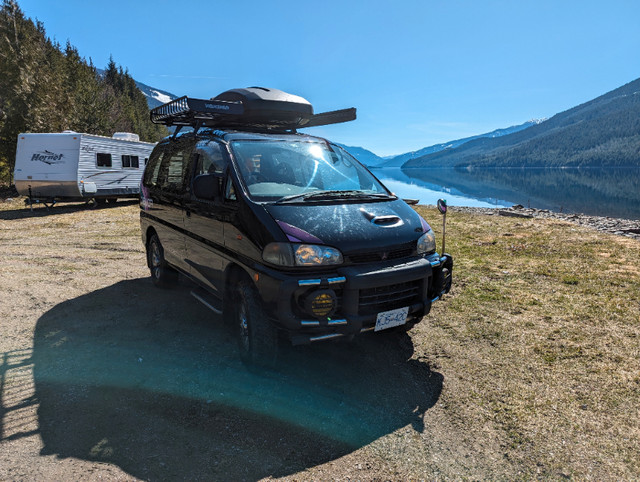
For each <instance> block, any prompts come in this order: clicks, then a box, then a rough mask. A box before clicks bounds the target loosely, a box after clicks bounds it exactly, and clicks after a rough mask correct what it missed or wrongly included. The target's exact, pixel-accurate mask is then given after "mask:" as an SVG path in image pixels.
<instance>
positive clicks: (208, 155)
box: [195, 140, 225, 176]
mask: <svg viewBox="0 0 640 482" xmlns="http://www.w3.org/2000/svg"><path fill="white" fill-rule="evenodd" d="M195 155H196V156H197V159H198V161H197V164H196V170H195V175H196V176H199V175H200V174H211V173H214V172H215V173H222V171H223V170H224V167H225V160H224V156H223V154H222V148H221V147H220V144H218V143H217V142H215V141H209V140H204V141H200V142H198V143H197V144H196V149H195Z"/></svg>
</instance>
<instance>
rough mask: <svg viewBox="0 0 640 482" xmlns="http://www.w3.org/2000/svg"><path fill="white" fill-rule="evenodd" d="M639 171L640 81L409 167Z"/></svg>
mask: <svg viewBox="0 0 640 482" xmlns="http://www.w3.org/2000/svg"><path fill="white" fill-rule="evenodd" d="M442 166H460V167H463V166H465V167H466V166H472V167H480V166H482V167H565V166H575V167H587V166H588V167H612V166H616V167H628V166H635V167H638V166H640V79H637V80H634V81H633V82H630V83H628V84H626V85H624V86H622V87H619V88H618V89H615V90H613V91H611V92H608V93H607V94H604V95H602V96H600V97H598V98H596V99H593V100H591V101H589V102H585V103H584V104H581V105H579V106H577V107H574V108H572V109H569V110H567V111H565V112H561V113H560V114H556V115H555V116H553V117H551V118H550V119H548V120H546V121H545V122H542V123H540V124H538V125H535V126H532V127H529V128H528V129H525V130H523V131H520V132H517V133H514V134H510V135H507V136H504V137H499V138H495V139H476V140H473V141H470V142H467V143H465V144H462V145H461V146H459V147H457V148H455V149H447V150H444V151H441V152H437V153H435V154H431V155H427V156H423V157H420V158H416V159H413V160H411V161H409V162H407V163H406V164H404V165H403V168H407V167H409V168H412V167H442Z"/></svg>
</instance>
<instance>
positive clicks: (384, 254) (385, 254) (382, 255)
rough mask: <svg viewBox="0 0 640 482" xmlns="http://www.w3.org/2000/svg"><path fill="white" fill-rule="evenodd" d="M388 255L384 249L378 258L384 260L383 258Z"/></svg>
mask: <svg viewBox="0 0 640 482" xmlns="http://www.w3.org/2000/svg"><path fill="white" fill-rule="evenodd" d="M388 257H389V253H387V252H386V251H385V252H384V253H382V254H381V255H380V259H381V260H382V261H384V260H385V259H387V258H388Z"/></svg>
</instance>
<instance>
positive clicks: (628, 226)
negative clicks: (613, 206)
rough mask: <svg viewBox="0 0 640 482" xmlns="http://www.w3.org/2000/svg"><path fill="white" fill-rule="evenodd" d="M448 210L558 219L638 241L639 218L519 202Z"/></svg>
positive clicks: (488, 214) (458, 207)
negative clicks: (555, 209) (583, 212)
mask: <svg viewBox="0 0 640 482" xmlns="http://www.w3.org/2000/svg"><path fill="white" fill-rule="evenodd" d="M434 207H435V206H434ZM449 210H450V211H453V212H464V213H474V214H483V215H486V216H509V217H518V218H545V219H559V220H562V221H568V222H571V223H574V224H578V225H580V226H587V227H590V228H593V229H596V230H598V231H602V232H605V233H609V234H615V235H618V236H626V237H629V238H633V239H637V240H639V241H640V220H634V219H624V218H614V217H609V216H591V215H587V214H576V213H559V212H554V211H550V210H548V209H536V208H525V207H524V206H522V205H520V204H516V205H514V206H511V207H510V208H478V207H467V206H449Z"/></svg>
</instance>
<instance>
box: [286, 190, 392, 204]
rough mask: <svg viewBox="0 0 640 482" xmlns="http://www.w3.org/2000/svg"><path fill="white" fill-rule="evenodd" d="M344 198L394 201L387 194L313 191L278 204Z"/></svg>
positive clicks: (287, 197) (293, 196) (289, 197)
mask: <svg viewBox="0 0 640 482" xmlns="http://www.w3.org/2000/svg"><path fill="white" fill-rule="evenodd" d="M344 198H350V199H354V198H360V199H372V198H373V199H394V198H393V197H392V196H389V195H388V194H385V193H369V192H362V191H353V190H351V191H338V190H328V191H313V192H307V193H302V194H293V195H291V196H285V197H283V198H280V199H278V200H277V201H276V204H281V203H287V202H295V201H309V200H316V201H318V200H328V199H344Z"/></svg>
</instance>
